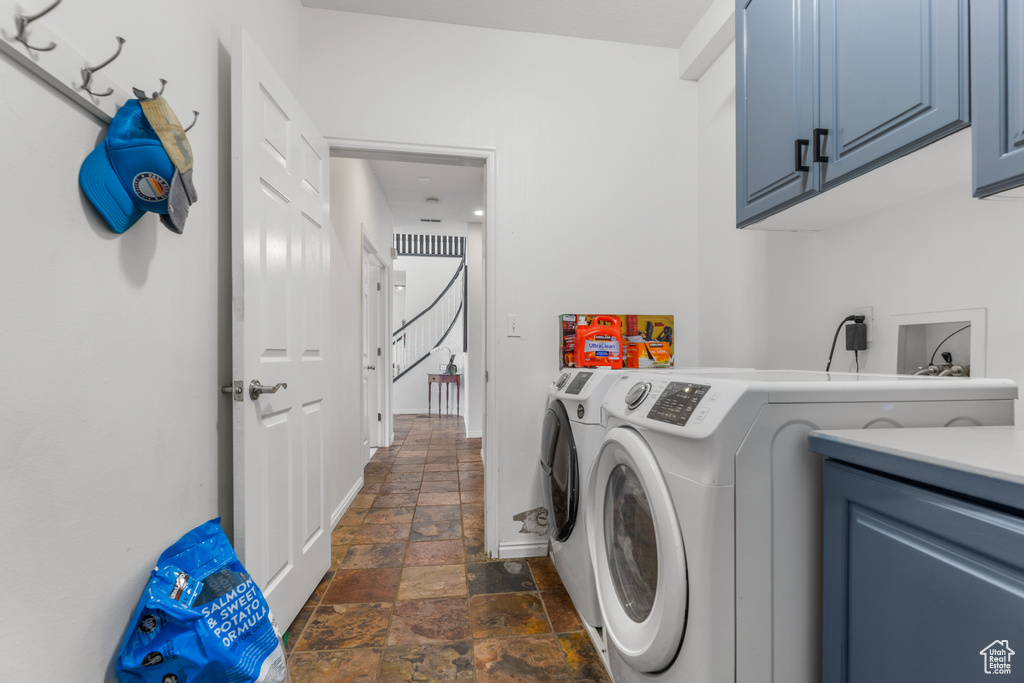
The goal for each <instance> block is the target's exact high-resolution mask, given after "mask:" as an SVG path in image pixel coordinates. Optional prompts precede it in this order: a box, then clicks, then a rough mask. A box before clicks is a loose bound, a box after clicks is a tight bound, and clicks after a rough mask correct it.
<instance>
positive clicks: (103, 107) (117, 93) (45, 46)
mask: <svg viewBox="0 0 1024 683" xmlns="http://www.w3.org/2000/svg"><path fill="white" fill-rule="evenodd" d="M22 1H26V0H22ZM27 1H29V2H32V3H33V4H35V3H36V0H27ZM64 1H70V0H56V1H55V2H50V3H49V4H47V5H46V6H43V4H44V3H45V0H38V4H39V6H38V7H32V9H24V10H22V9H21V4H20V3H18V4H15V3H13V2H10V0H0V52H3V53H4V54H6V55H7V56H9V57H10V58H11V59H12V60H14V61H15V62H16V63H17V64H19V65H21V66H22V67H24V68H25V69H27V70H28V71H29V72H30V73H32V74H33V75H35V76H36V77H37V78H39V79H40V80H41V81H43V82H44V83H46V84H47V85H49V86H50V87H52V88H53V89H54V90H56V91H57V92H59V93H60V94H61V95H64V96H65V97H67V98H68V99H69V100H71V101H72V102H74V103H75V104H77V105H78V106H80V107H81V108H82V109H84V110H85V111H86V112H88V113H89V114H91V115H92V116H94V117H96V118H97V119H99V120H100V121H102V122H103V123H110V120H111V118H113V116H114V114H115V113H117V110H118V108H119V107H120V106H121V105H122V104H124V103H125V102H126V101H127V100H129V99H130V98H131V95H130V94H129V92H128V91H127V90H126V89H125V88H123V87H121V86H120V85H119V84H117V83H115V82H114V81H112V80H111V79H110V78H109V77H108V76H107V75H106V73H104V72H103V71H101V69H102V68H103V67H105V66H107V65H108V64H109V63H110V62H112V61H114V59H115V58H116V57H117V56H118V55H120V52H121V46H122V45H123V44H124V43H125V42H126V41H125V40H124V39H123V38H121V37H120V36H116V37H112V39H111V48H110V52H109V53H108V54H106V55H102V54H101V55H89V56H85V55H83V54H81V53H80V52H79V51H78V50H76V49H75V48H74V46H72V45H70V44H68V43H67V42H66V41H65V40H64V39H63V38H62V37H61V36H59V35H58V34H57V33H55V32H54V31H53V29H51V28H50V27H49V26H48V25H47V23H46V20H47V16H46V15H48V14H50V13H51V12H59V11H60V7H59V5H60V4H61V2H64ZM12 20H13V21H12ZM12 27H13V28H12ZM115 40H116V41H117V42H116V44H114V41H115ZM115 50H116V52H115ZM111 55H114V57H111Z"/></svg>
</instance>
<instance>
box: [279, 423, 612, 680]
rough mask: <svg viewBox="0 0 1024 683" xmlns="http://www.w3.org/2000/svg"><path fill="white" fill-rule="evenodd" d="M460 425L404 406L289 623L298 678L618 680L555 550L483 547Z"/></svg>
mask: <svg viewBox="0 0 1024 683" xmlns="http://www.w3.org/2000/svg"><path fill="white" fill-rule="evenodd" d="M464 434H465V426H464V423H463V420H462V418H461V417H455V416H446V417H436V416H427V415H396V416H395V442H394V445H392V446H391V447H390V448H381V449H378V450H377V452H376V453H375V454H374V456H373V457H372V458H371V460H370V463H369V464H368V465H367V466H366V469H365V475H364V485H363V488H362V490H361V491H360V492H359V495H357V496H356V498H355V500H354V501H353V502H352V505H351V506H350V507H349V509H348V511H347V512H346V513H345V515H344V516H343V517H342V518H341V520H340V522H339V523H338V526H337V527H336V528H335V530H334V532H333V534H332V537H331V542H332V548H331V550H332V554H333V559H332V564H331V569H330V571H328V573H327V575H326V576H324V579H323V581H321V583H320V585H319V586H318V587H317V589H316V591H315V592H314V593H313V595H312V596H311V597H310V599H309V601H308V602H307V603H306V605H305V606H304V607H303V608H302V610H301V611H300V612H299V615H298V616H297V617H296V618H295V621H294V622H293V623H292V624H291V626H290V628H289V629H288V652H289V660H288V661H289V665H290V667H291V674H292V680H293V682H294V683H341V682H353V683H355V682H359V683H374V682H377V683H392V682H398V681H417V682H420V683H428V682H430V681H470V682H471V681H477V682H479V683H511V682H512V681H521V682H527V681H536V682H538V683H573V682H576V681H600V682H607V681H609V678H608V675H607V673H605V670H604V668H603V666H602V664H601V661H600V658H599V657H598V655H597V652H596V650H595V649H594V646H593V644H592V643H591V641H590V638H589V636H588V635H587V633H586V631H585V630H584V629H583V624H582V623H581V621H580V619H579V616H578V615H577V614H576V610H575V608H574V607H573V605H572V602H571V600H570V599H569V596H568V594H566V592H565V589H564V587H563V586H562V582H561V580H560V579H559V578H558V574H557V572H556V571H555V568H554V565H553V564H552V563H551V560H550V558H547V557H540V558H529V559H523V560H506V561H491V560H489V559H488V557H487V555H486V554H485V552H484V549H483V534H484V530H483V529H484V527H483V524H484V519H483V514H484V513H483V510H484V479H483V477H484V470H483V462H482V461H481V456H480V439H466V438H465V436H464ZM531 462H532V459H531Z"/></svg>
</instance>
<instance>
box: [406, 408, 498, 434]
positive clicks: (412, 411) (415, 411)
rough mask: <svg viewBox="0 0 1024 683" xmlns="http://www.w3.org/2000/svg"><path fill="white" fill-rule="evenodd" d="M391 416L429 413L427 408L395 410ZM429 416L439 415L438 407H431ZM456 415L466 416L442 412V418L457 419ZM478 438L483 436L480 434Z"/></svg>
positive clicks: (459, 414)
mask: <svg viewBox="0 0 1024 683" xmlns="http://www.w3.org/2000/svg"><path fill="white" fill-rule="evenodd" d="M391 414H392V415H427V414H428V413H427V407H426V406H423V407H422V408H395V409H394V410H392V411H391ZM429 414H430V415H437V406H431V407H430V413H429ZM456 415H458V416H459V417H464V415H463V414H462V413H446V412H444V411H443V410H442V411H441V417H455V416H456ZM477 436H483V434H478V435H477Z"/></svg>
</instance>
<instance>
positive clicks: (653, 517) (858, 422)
mask: <svg viewBox="0 0 1024 683" xmlns="http://www.w3.org/2000/svg"><path fill="white" fill-rule="evenodd" d="M1016 396H1017V386H1016V385H1015V384H1014V383H1013V382H1010V381H1008V380H988V379H958V378H936V377H906V376H884V375H867V374H859V375H855V374H840V373H831V374H829V373H822V372H799V371H742V372H706V373H704V374H701V371H700V370H695V371H693V372H692V374H688V373H682V372H678V371H677V372H673V373H671V374H658V373H647V372H645V373H636V374H633V375H631V376H627V377H623V378H621V379H620V380H619V381H618V382H616V383H615V384H614V385H613V387H612V388H611V390H610V391H609V392H608V394H607V396H606V398H605V401H604V405H603V412H604V415H605V428H606V432H605V436H604V438H603V441H602V445H601V448H600V451H599V454H598V457H597V461H596V462H595V463H594V465H593V468H592V473H591V477H590V479H589V481H588V482H587V492H586V494H585V499H586V500H587V507H586V523H587V528H588V531H589V538H590V546H591V559H592V561H593V564H594V570H595V576H596V579H597V592H598V601H599V604H600V608H601V616H602V622H603V625H604V634H605V637H606V638H607V643H608V651H609V653H608V656H609V660H610V669H611V673H612V677H613V678H614V680H615V681H616V683H631V682H639V681H643V682H651V681H657V682H664V683H669V682H672V683H675V682H676V681H695V682H696V681H700V683H724V682H726V681H728V682H730V683H733V682H741V683H811V682H817V681H820V680H821V629H820V618H821V617H820V614H821V456H819V455H816V454H814V453H813V452H811V451H810V450H809V449H808V447H807V434H808V432H809V431H811V430H812V429H818V428H825V429H829V428H833V429H834V428H881V427H911V426H915V427H916V426H959V425H1007V424H1013V402H1014V399H1015V398H1016Z"/></svg>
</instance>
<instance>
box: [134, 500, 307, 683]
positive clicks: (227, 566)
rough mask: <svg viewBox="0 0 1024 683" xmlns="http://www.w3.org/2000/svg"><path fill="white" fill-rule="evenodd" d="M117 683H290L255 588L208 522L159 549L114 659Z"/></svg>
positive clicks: (214, 521) (260, 594) (273, 626)
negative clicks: (160, 550)
mask: <svg viewBox="0 0 1024 683" xmlns="http://www.w3.org/2000/svg"><path fill="white" fill-rule="evenodd" d="M117 679H118V680H119V681H121V683H289V682H290V681H291V677H290V675H289V673H288V666H287V663H286V660H285V654H284V645H283V644H282V643H281V638H280V636H278V634H277V625H276V624H275V623H274V617H273V615H271V613H270V608H269V607H268V606H267V600H266V598H264V596H263V592H262V591H260V589H259V587H258V586H257V585H256V582H255V581H253V580H252V577H250V576H249V574H248V573H246V571H245V567H243V566H242V563H241V562H240V561H239V560H238V557H237V556H236V555H235V551H234V549H233V548H232V547H231V543H230V542H229V541H228V539H227V536H225V535H224V532H223V531H222V530H221V528H220V519H219V518H218V519H212V520H210V521H209V522H206V523H205V524H201V525H199V526H198V527H196V528H195V529H193V530H192V531H189V532H188V533H187V534H185V535H184V536H182V537H181V538H180V539H179V540H178V542H177V543H175V544H174V545H172V546H171V547H170V548H168V549H167V550H165V551H164V553H163V554H162V555H160V559H159V560H157V565H156V569H154V570H153V573H152V574H151V575H150V579H149V583H148V584H146V589H145V590H144V591H143V593H142V598H141V599H140V600H139V605H138V607H137V608H136V609H135V614H134V616H133V617H132V622H131V625H130V628H129V631H128V634H127V635H126V636H125V639H124V643H123V644H122V646H121V652H120V653H119V654H118V657H117Z"/></svg>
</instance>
